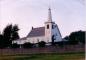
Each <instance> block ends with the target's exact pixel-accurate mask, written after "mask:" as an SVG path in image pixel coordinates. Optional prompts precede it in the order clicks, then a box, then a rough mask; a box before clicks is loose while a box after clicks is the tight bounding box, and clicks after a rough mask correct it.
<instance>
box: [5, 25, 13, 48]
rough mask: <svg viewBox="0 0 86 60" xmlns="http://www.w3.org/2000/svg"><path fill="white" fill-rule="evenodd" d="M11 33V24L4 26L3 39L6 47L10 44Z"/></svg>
mask: <svg viewBox="0 0 86 60" xmlns="http://www.w3.org/2000/svg"><path fill="white" fill-rule="evenodd" d="M11 33H12V24H11V25H8V26H6V28H5V29H4V31H3V40H4V46H5V47H8V46H10V45H11V43H12V42H11Z"/></svg>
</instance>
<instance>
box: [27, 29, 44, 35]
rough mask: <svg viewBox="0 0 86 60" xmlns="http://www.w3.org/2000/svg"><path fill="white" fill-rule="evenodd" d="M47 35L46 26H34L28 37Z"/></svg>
mask: <svg viewBox="0 0 86 60" xmlns="http://www.w3.org/2000/svg"><path fill="white" fill-rule="evenodd" d="M44 35H45V27H38V28H33V29H32V30H31V32H30V33H29V34H28V35H27V37H38V36H44Z"/></svg>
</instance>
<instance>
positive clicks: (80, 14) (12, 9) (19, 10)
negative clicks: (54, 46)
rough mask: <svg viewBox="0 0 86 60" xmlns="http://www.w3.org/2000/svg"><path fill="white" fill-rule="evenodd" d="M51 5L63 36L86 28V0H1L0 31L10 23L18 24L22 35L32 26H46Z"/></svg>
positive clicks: (54, 19) (53, 17) (54, 18)
mask: <svg viewBox="0 0 86 60" xmlns="http://www.w3.org/2000/svg"><path fill="white" fill-rule="evenodd" d="M49 6H50V7H51V10H52V19H53V21H55V22H56V24H57V25H58V27H59V30H60V32H61V35H62V37H64V36H66V35H69V34H70V33H71V32H73V31H78V30H85V28H86V24H85V22H86V20H85V19H84V17H85V5H84V0H0V31H2V30H3V29H4V28H5V27H6V25H8V24H10V23H12V24H18V26H19V28H20V31H19V35H20V37H24V36H26V35H27V34H28V33H29V32H30V30H31V27H32V26H33V27H35V28H36V27H41V26H44V22H45V21H47V18H48V7H49Z"/></svg>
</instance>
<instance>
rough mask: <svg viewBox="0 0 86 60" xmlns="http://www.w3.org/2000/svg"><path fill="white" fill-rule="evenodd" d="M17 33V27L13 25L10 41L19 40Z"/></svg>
mask: <svg viewBox="0 0 86 60" xmlns="http://www.w3.org/2000/svg"><path fill="white" fill-rule="evenodd" d="M18 31H19V28H18V26H17V25H14V26H13V28H12V39H11V40H16V39H19V38H20V37H19V35H18Z"/></svg>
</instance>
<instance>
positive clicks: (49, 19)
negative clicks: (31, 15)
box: [48, 8, 52, 22]
mask: <svg viewBox="0 0 86 60" xmlns="http://www.w3.org/2000/svg"><path fill="white" fill-rule="evenodd" d="M48 22H52V14H51V8H49V9H48Z"/></svg>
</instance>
